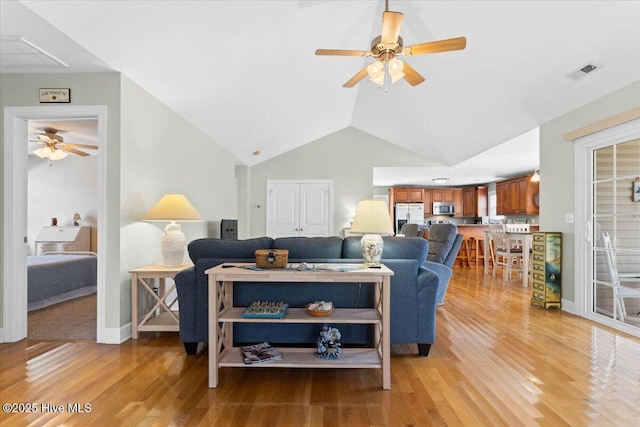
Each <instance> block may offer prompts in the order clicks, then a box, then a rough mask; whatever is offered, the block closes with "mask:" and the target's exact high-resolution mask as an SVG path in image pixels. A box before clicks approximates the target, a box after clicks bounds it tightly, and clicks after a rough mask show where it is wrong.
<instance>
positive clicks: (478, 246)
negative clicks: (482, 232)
mask: <svg viewBox="0 0 640 427" xmlns="http://www.w3.org/2000/svg"><path fill="white" fill-rule="evenodd" d="M474 250H475V255H476V257H475V261H476V268H479V267H480V266H483V265H484V257H485V253H484V239H483V238H482V237H478V238H476V239H475V248H474Z"/></svg>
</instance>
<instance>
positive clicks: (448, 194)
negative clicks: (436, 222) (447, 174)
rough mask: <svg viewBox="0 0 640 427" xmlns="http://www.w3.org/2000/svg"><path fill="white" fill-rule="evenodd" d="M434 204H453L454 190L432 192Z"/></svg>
mask: <svg viewBox="0 0 640 427" xmlns="http://www.w3.org/2000/svg"><path fill="white" fill-rule="evenodd" d="M431 194H432V199H433V200H432V202H451V203H453V202H454V200H453V190H451V189H447V190H440V189H438V190H431Z"/></svg>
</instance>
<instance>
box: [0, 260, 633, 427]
mask: <svg viewBox="0 0 640 427" xmlns="http://www.w3.org/2000/svg"><path fill="white" fill-rule="evenodd" d="M498 276H500V275H498ZM437 316H438V320H437V322H438V323H437V339H436V343H435V344H434V345H433V347H432V349H431V353H430V355H429V357H426V358H422V357H418V356H417V355H416V353H417V349H416V348H415V346H411V345H395V346H393V355H392V358H391V377H392V388H391V390H389V391H384V390H382V389H381V388H380V373H379V372H378V371H376V370H358V369H354V370H311V369H299V370H293V369H272V368H270V369H250V368H246V369H244V368H238V369H229V368H227V369H222V370H221V377H220V385H219V386H218V388H217V389H209V388H207V355H206V352H205V353H203V354H199V355H197V356H186V355H185V353H184V350H183V347H182V345H181V344H180V342H179V340H178V338H177V334H175V333H161V334H153V333H144V334H143V336H142V338H141V339H139V340H137V341H132V340H129V341H127V342H125V343H123V344H122V345H119V346H118V345H97V344H95V343H92V342H90V341H50V342H47V341H36V340H25V341H22V342H19V343H13V344H2V345H0V368H1V371H0V372H1V374H0V390H1V393H0V396H1V400H2V403H27V404H35V406H34V408H36V409H37V410H38V412H37V413H31V414H24V413H23V414H16V413H5V412H3V413H2V414H1V415H0V424H2V425H3V426H14V425H15V426H23V425H29V424H33V425H56V426H58V425H78V426H88V425H92V426H103V425H104V426H116V425H149V426H166V425H215V426H234V425H235V426H243V425H252V426H253V425H256V426H260V425H263V426H307V425H308V426H314V425H327V426H384V425H392V426H396V425H397V426H407V425H412V426H430V425H435V426H439V425H442V426H444V425H449V426H456V425H461V426H520V425H523V426H535V425H543V426H634V425H635V426H637V425H640V424H638V419H640V340H639V339H637V338H634V337H631V336H628V335H625V334H621V333H617V332H615V331H613V330H611V329H609V328H607V327H603V326H599V325H597V324H595V323H592V322H589V321H587V320H584V319H581V318H579V317H576V316H572V315H570V314H566V313H563V312H560V311H557V310H549V311H545V310H542V309H540V308H537V307H532V306H530V304H529V291H528V289H523V288H522V287H520V286H519V285H517V284H516V282H511V283H506V284H505V283H503V282H502V280H501V277H497V278H493V277H492V276H484V275H483V274H482V271H481V270H476V269H470V268H456V269H455V273H454V276H453V281H452V284H451V286H450V290H449V293H448V295H447V304H446V305H445V306H444V307H442V308H439V309H438V314H437ZM76 403H77V404H79V405H80V407H83V405H84V404H85V403H87V404H89V405H90V412H84V413H70V412H69V407H68V405H69V404H76ZM46 404H50V405H62V406H63V410H64V412H62V413H55V412H52V410H53V409H54V407H53V406H49V407H47V406H46ZM43 405H44V406H43ZM43 409H44V410H47V409H48V410H49V412H43ZM85 409H87V410H88V409H89V408H88V407H87V408H85Z"/></svg>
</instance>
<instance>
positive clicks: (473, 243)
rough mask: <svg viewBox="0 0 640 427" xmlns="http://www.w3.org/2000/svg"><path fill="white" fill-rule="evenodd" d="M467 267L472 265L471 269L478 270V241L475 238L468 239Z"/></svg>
mask: <svg viewBox="0 0 640 427" xmlns="http://www.w3.org/2000/svg"><path fill="white" fill-rule="evenodd" d="M468 245H469V249H468V250H469V267H471V264H473V267H475V268H478V241H477V240H476V238H475V237H469V242H468Z"/></svg>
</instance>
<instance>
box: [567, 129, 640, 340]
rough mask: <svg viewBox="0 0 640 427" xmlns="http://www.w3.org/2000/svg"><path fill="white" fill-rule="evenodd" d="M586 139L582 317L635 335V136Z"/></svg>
mask: <svg viewBox="0 0 640 427" xmlns="http://www.w3.org/2000/svg"><path fill="white" fill-rule="evenodd" d="M625 128H628V126H627V127H625ZM585 139H586V138H585ZM592 141H593V142H592V143H590V144H589V143H587V146H586V156H585V161H586V162H587V163H588V164H587V165H585V166H586V167H585V171H586V172H587V173H586V174H587V185H586V186H585V190H586V192H587V198H586V208H587V212H586V220H587V222H586V236H585V237H586V240H587V242H586V245H585V252H583V253H585V255H586V261H587V262H585V264H584V266H585V268H586V269H588V271H587V272H586V273H587V274H586V275H585V277H586V278H587V280H585V282H586V283H585V286H586V287H588V288H587V289H586V291H587V292H586V293H585V294H586V296H587V298H588V301H587V302H588V313H587V317H590V318H592V319H593V320H595V321H598V322H601V323H605V324H608V325H610V326H613V327H614V328H617V329H620V330H624V331H627V332H630V333H632V334H634V335H640V138H639V137H638V135H637V134H636V133H635V132H630V133H629V132H622V133H621V132H615V130H614V131H611V130H607V131H602V135H599V137H598V135H595V136H594V137H593V138H592ZM578 253H579V252H578Z"/></svg>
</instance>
